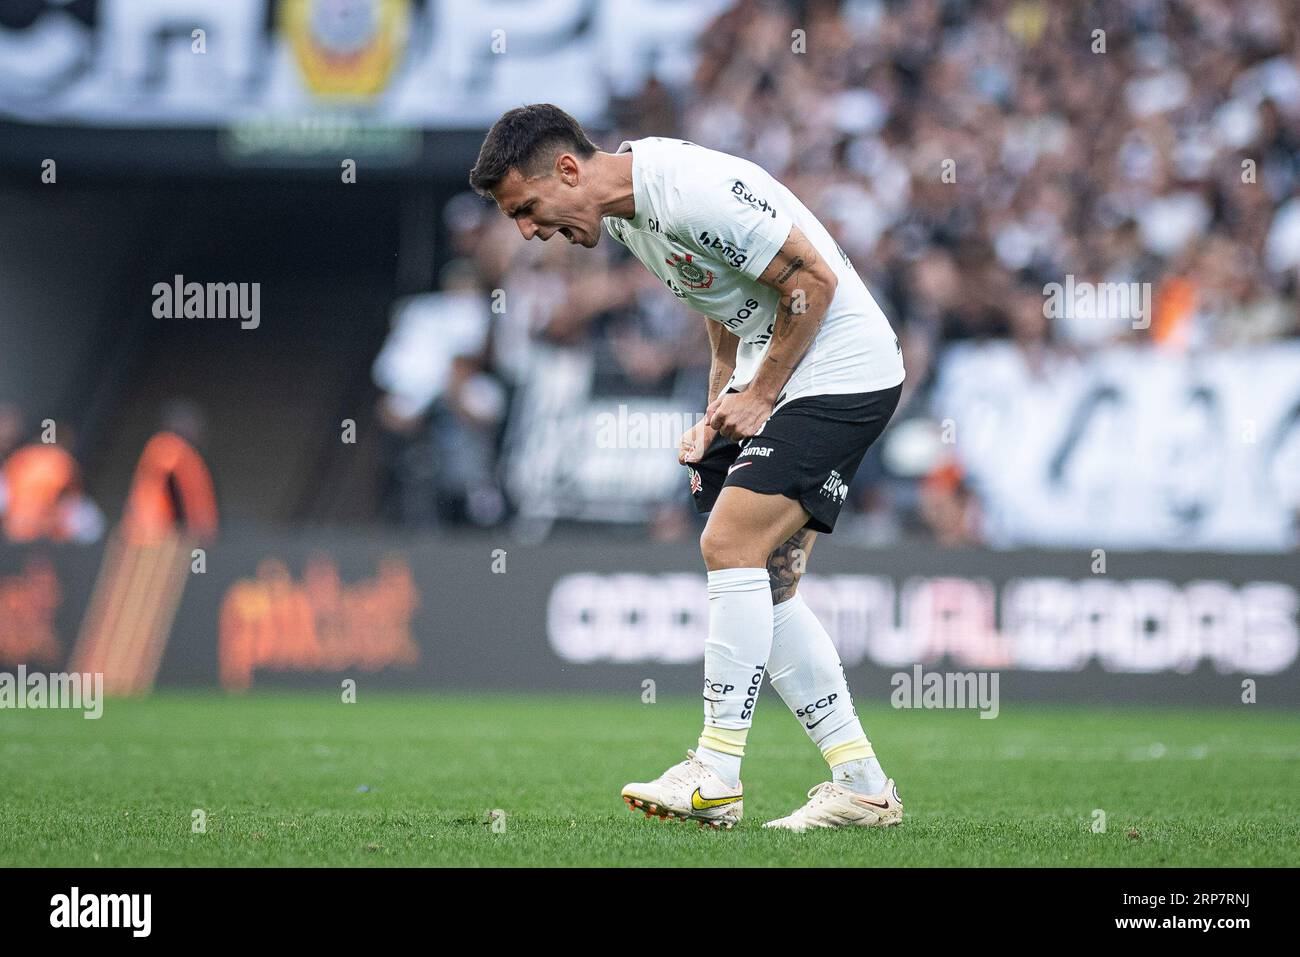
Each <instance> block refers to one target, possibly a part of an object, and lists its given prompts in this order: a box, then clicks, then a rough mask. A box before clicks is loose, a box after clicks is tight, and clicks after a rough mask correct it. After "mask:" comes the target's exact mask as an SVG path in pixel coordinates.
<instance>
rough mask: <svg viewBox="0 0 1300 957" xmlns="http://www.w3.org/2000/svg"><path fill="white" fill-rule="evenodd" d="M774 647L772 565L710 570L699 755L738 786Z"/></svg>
mask: <svg viewBox="0 0 1300 957" xmlns="http://www.w3.org/2000/svg"><path fill="white" fill-rule="evenodd" d="M771 649H772V591H771V585H770V584H769V582H768V577H767V569H766V568H724V569H719V570H718V571H712V572H709V636H708V638H707V639H706V640H705V642H704V730H703V731H702V732H701V733H700V746H699V749H698V750H697V751H696V753H695V756H696V757H697V758H699V759H700V760H701V761H703V762H704V763H705V764H707V765H708V766H709V767H711V768H713V770H714V771H715V772H716V773H717V774H718V776H719V777H721V778H722V779H723V780H724V781H725V782H726V783H727V784H728V785H730V786H732V787H736V786H737V785H739V783H740V759H741V758H742V757H743V756H744V754H745V740H746V738H747V737H748V736H749V727H750V725H751V724H753V721H754V705H755V704H756V703H757V701H758V689H759V688H760V687H761V686H762V683H763V671H764V669H765V668H766V667H767V655H768V652H769V651H771ZM724 755H725V756H726V757H725V759H724V758H723V757H722V756H724Z"/></svg>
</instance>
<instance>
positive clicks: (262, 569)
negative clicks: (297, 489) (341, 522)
mask: <svg viewBox="0 0 1300 957" xmlns="http://www.w3.org/2000/svg"><path fill="white" fill-rule="evenodd" d="M419 598H420V596H419V592H418V591H417V589H416V587H415V582H414V580H413V578H412V575H411V569H410V566H409V565H408V564H407V562H406V559H405V558H403V557H400V556H391V557H388V558H386V559H384V560H383V561H382V562H380V565H379V570H378V572H377V574H376V575H375V577H373V578H368V579H364V580H362V581H359V582H357V583H355V584H352V585H345V584H344V583H343V582H342V581H341V580H340V578H339V572H338V568H337V566H336V565H335V564H334V562H333V561H332V560H331V559H329V558H328V557H326V556H322V555H318V556H315V557H313V558H312V559H311V560H310V561H309V562H308V563H307V569H306V571H305V573H304V574H303V578H302V581H301V582H296V581H294V579H293V576H292V575H291V574H290V573H289V569H288V567H287V566H286V565H285V563H284V562H282V561H280V560H279V559H276V558H267V559H265V560H263V561H262V563H261V564H260V565H259V566H258V569H257V576H256V577H255V578H251V579H247V578H246V579H241V580H240V581H237V582H235V584H233V585H232V586H231V587H230V589H229V590H228V591H227V592H226V595H225V598H224V599H223V600H222V603H221V617H220V623H219V634H220V637H219V645H220V666H221V684H222V686H223V687H225V688H226V689H227V690H232V691H239V690H244V689H247V688H249V687H250V686H251V685H252V683H253V672H254V671H256V670H257V669H259V668H264V669H268V670H272V671H342V670H343V669H345V668H353V667H355V668H359V669H361V670H362V671H378V670H380V669H382V668H387V667H390V666H405V667H410V666H412V665H414V664H416V663H417V662H418V661H419V659H420V650H419V648H418V647H417V646H416V644H415V641H414V639H413V637H412V635H411V617H412V615H413V614H414V613H415V610H416V609H417V608H418V607H419Z"/></svg>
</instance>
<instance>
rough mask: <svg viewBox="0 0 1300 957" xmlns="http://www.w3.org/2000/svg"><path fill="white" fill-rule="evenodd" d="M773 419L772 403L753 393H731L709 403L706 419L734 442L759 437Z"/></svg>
mask: <svg viewBox="0 0 1300 957" xmlns="http://www.w3.org/2000/svg"><path fill="white" fill-rule="evenodd" d="M771 417H772V402H771V400H770V399H766V398H764V397H763V396H760V395H758V394H756V393H753V392H748V391H746V392H729V393H726V394H723V395H720V396H718V397H717V398H716V399H714V400H713V401H712V402H710V403H709V407H708V409H707V410H705V413H704V418H705V420H706V421H707V422H708V423H709V425H710V426H712V427H713V428H715V429H717V430H718V431H719V432H721V433H722V434H723V435H725V436H726V437H727V438H729V439H731V440H732V441H733V442H739V441H740V440H741V439H747V438H750V437H751V436H754V435H757V434H758V430H759V429H761V428H762V427H763V423H764V422H766V421H767V420H768V419H770V418H771Z"/></svg>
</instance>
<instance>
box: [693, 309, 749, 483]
mask: <svg viewBox="0 0 1300 957" xmlns="http://www.w3.org/2000/svg"><path fill="white" fill-rule="evenodd" d="M704 326H705V328H706V329H708V331H709V347H710V349H711V351H712V353H713V358H712V361H711V362H710V363H709V408H710V409H712V408H713V403H715V402H716V401H717V400H718V396H720V395H722V390H723V389H725V388H726V387H727V381H728V380H729V379H730V378H731V373H732V372H734V371H735V369H736V346H738V345H739V344H740V340H739V339H737V338H736V337H735V336H734V335H732V334H731V333H730V332H728V331H727V330H726V329H725V328H724V327H723V325H722V323H720V322H714V321H713V320H712V319H705V320H704ZM716 434H717V430H716V429H714V428H713V427H712V426H710V425H709V417H708V415H705V416H704V418H702V419H700V421H699V422H697V423H696V424H695V425H694V426H692V427H691V428H689V429H687V430H686V434H685V435H683V436H682V440H681V443H680V445H679V446H678V449H677V461H678V462H679V463H681V464H682V465H686V464H688V463H690V462H698V461H699V460H700V457H701V456H703V455H704V451H705V450H706V449H707V448H708V447H709V444H710V443H711V442H712V441H713V437H714V435H716Z"/></svg>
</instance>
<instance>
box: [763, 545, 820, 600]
mask: <svg viewBox="0 0 1300 957" xmlns="http://www.w3.org/2000/svg"><path fill="white" fill-rule="evenodd" d="M816 540H817V533H816V532H814V531H813V530H812V529H810V528H801V529H799V531H797V532H795V533H794V534H793V535H791V536H790V537H789V538H788V539H786V541H785V544H783V545H781V546H780V547H779V548H777V549H776V550H775V551H773V552H772V554H771V555H770V556H769V557H768V559H767V577H768V581H769V583H770V584H771V586H772V604H773V605H779V604H781V602H783V601H788V600H789V599H791V598H793V597H794V593H795V589H797V588H798V587H799V579H800V578H802V577H803V573H804V569H805V568H806V567H807V566H808V555H809V553H810V552H811V551H812V547H813V542H815V541H816Z"/></svg>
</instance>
